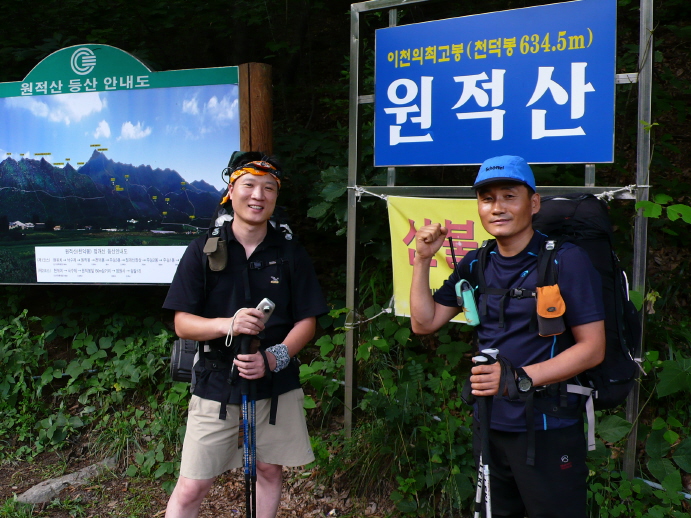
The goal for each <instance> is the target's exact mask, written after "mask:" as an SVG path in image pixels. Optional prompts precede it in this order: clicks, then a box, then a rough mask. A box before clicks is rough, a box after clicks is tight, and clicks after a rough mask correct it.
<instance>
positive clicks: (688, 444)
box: [672, 437, 691, 473]
mask: <svg viewBox="0 0 691 518" xmlns="http://www.w3.org/2000/svg"><path fill="white" fill-rule="evenodd" d="M672 459H674V462H676V464H677V466H679V467H680V468H681V469H683V470H684V471H686V472H687V473H691V438H688V437H687V438H686V439H684V440H683V441H681V442H680V443H679V445H678V446H677V447H676V448H675V449H674V454H673V455H672Z"/></svg>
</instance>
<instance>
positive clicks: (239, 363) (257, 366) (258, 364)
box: [233, 352, 276, 380]
mask: <svg viewBox="0 0 691 518" xmlns="http://www.w3.org/2000/svg"><path fill="white" fill-rule="evenodd" d="M266 359H267V361H268V362H269V369H271V370H272V371H273V370H274V369H275V368H276V357H275V356H274V355H273V354H271V353H266ZM233 363H234V364H235V366H236V367H237V369H238V372H239V373H240V376H242V377H243V378H245V379H248V380H257V379H261V378H263V377H264V375H265V374H266V366H265V365H264V358H263V357H262V355H261V353H260V352H256V353H254V354H238V355H237V357H236V358H235V360H233Z"/></svg>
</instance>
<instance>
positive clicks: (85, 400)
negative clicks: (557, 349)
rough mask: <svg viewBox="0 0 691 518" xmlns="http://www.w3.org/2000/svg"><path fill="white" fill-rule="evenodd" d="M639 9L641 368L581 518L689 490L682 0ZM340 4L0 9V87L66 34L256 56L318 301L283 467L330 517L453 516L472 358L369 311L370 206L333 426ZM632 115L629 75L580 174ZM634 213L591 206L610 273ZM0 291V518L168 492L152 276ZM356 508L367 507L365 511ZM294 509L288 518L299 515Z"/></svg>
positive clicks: (377, 301)
mask: <svg viewBox="0 0 691 518" xmlns="http://www.w3.org/2000/svg"><path fill="white" fill-rule="evenodd" d="M546 3H552V2H539V1H538V2H531V1H523V0H487V1H484V2H457V1H451V0H438V1H430V2H425V3H422V4H413V5H410V6H407V7H406V8H404V9H400V10H399V15H398V16H399V24H406V23H414V22H421V21H428V20H434V19H441V18H448V17H454V16H464V15H470V14H477V13H481V12H491V11H498V10H505V9H512V8H519V7H527V6H533V5H543V4H546ZM654 6H655V13H654V20H655V30H654V35H653V36H654V71H653V74H654V85H653V101H652V102H653V119H652V120H651V121H645V124H646V125H647V127H648V129H649V131H650V132H651V134H652V141H653V154H652V160H651V164H650V171H651V175H650V177H651V184H652V197H651V200H653V201H652V202H651V203H649V204H647V205H646V207H645V210H646V215H647V216H649V217H650V220H649V224H650V227H649V228H650V232H649V249H648V272H647V275H648V277H647V285H646V290H645V293H643V294H641V295H642V298H643V302H644V308H645V311H646V329H645V350H646V354H645V357H644V360H645V361H644V368H645V370H646V372H647V375H646V376H645V377H644V378H643V380H642V382H641V409H640V414H639V416H638V419H637V420H636V422H635V423H629V422H627V421H626V420H625V418H624V417H625V416H624V414H623V411H621V410H620V411H614V412H610V413H606V414H600V415H598V420H599V424H598V428H597V430H598V449H597V451H596V452H595V453H594V454H593V455H591V456H590V457H589V464H590V468H591V473H590V477H589V506H590V513H591V516H631V517H633V516H660V517H662V516H688V513H689V504H688V502H689V498H691V495H689V493H691V434H690V430H691V407H690V405H689V403H688V392H689V391H690V390H691V350H690V347H691V316H690V315H689V311H688V309H689V303H690V302H691V300H690V299H691V282H689V281H690V280H691V279H690V278H689V266H690V264H689V263H690V255H689V253H688V246H689V240H688V230H689V226H688V225H689V223H691V215H690V214H689V211H688V210H687V209H684V208H683V206H688V205H689V203H690V200H689V196H691V182H690V179H691V166H690V165H689V164H691V131H690V129H689V128H690V125H689V112H690V110H691V106H690V101H691V87H690V86H689V81H690V80H691V67H690V66H689V50H690V47H691V3H689V2H688V1H687V0H655V2H654ZM349 8H350V4H349V2H344V1H340V0H259V1H258V0H251V1H241V0H235V1H227V0H226V1H221V0H208V1H200V2H188V1H185V0H167V1H155V0H145V1H143V2H142V1H133V0H112V1H111V2H108V3H101V2H90V1H85V0H63V1H62V2H59V3H58V2H52V1H47V0H37V1H34V2H25V1H21V0H6V1H5V2H3V10H2V19H3V25H4V27H5V30H3V31H2V32H0V81H1V82H9V81H18V80H21V79H22V78H23V77H25V76H26V74H27V73H28V72H29V71H30V70H31V69H32V68H33V67H34V66H35V65H36V64H37V63H38V62H39V61H40V60H41V59H43V58H44V57H46V56H47V55H49V54H50V53H52V52H54V51H56V50H59V49H61V48H64V47H67V46H70V45H76V44H81V43H101V44H108V45H112V46H115V47H117V48H120V49H122V50H125V51H127V52H129V53H131V54H133V55H135V56H136V57H137V58H139V59H140V60H142V61H144V62H145V63H147V64H148V65H149V67H150V68H152V69H153V70H177V69H185V68H203V67H216V66H228V65H237V64H241V63H247V62H263V63H268V64H270V65H271V66H272V69H273V82H274V144H275V149H274V151H275V153H276V154H277V155H278V156H279V157H280V158H281V159H282V161H283V163H284V164H285V169H286V171H288V172H289V174H288V178H289V181H288V182H286V186H285V188H284V189H283V191H282V194H281V200H280V202H281V204H283V205H284V206H285V208H286V210H287V211H288V214H289V216H290V219H291V226H292V227H293V230H294V231H295V232H296V234H297V235H298V236H299V238H300V240H301V242H302V243H304V244H305V245H306V246H307V248H308V250H309V252H310V254H311V255H312V257H313V259H314V262H315V265H316V268H317V270H318V273H319V276H320V279H321V282H322V285H323V287H324V289H325V292H326V293H327V298H328V300H329V303H330V304H331V306H332V307H333V311H332V312H331V314H330V315H328V316H325V317H323V318H321V319H320V322H319V323H320V330H319V335H318V336H319V337H318V339H317V340H316V344H315V345H314V346H312V347H309V348H308V349H307V350H306V351H305V352H304V353H303V356H302V362H303V365H302V367H301V374H302V377H303V381H304V383H305V390H306V392H307V393H308V395H309V398H308V403H307V406H308V407H309V408H308V409H307V412H308V417H309V423H310V428H311V431H312V435H313V436H314V448H315V452H316V454H317V461H316V462H315V463H314V465H311V466H309V467H308V468H307V470H306V471H304V472H301V473H299V474H296V475H295V479H296V480H298V481H299V482H300V483H303V482H306V483H307V485H304V484H303V485H302V486H300V487H302V488H303V489H304V488H306V487H311V488H312V489H311V491H312V492H314V491H315V488H318V487H322V486H323V487H330V488H337V489H338V490H339V491H340V494H341V495H342V497H343V498H342V499H341V500H340V501H339V502H340V503H338V502H336V501H332V502H330V503H329V507H330V508H332V509H334V510H336V514H341V515H350V516H361V515H362V514H364V513H365V512H367V513H369V514H371V515H379V516H384V515H385V514H386V513H388V514H392V515H411V516H446V515H459V514H463V515H465V514H466V513H468V510H469V509H470V507H471V500H472V497H473V496H474V488H473V483H474V476H475V473H474V468H473V462H472V457H471V455H470V451H469V437H470V415H469V409H468V408H467V407H465V406H464V405H463V404H462V403H460V401H459V398H458V393H459V387H460V386H461V384H462V383H463V381H464V379H465V377H466V374H467V371H468V369H469V365H470V361H469V356H470V354H469V353H470V349H471V348H470V345H469V344H468V342H469V340H470V336H469V335H468V333H467V332H465V331H464V330H463V329H462V328H460V327H459V326H448V327H445V328H443V329H442V330H441V331H440V332H439V333H437V334H435V335H433V336H429V337H416V336H414V335H413V334H412V333H411V331H410V326H409V322H408V321H407V319H402V318H396V317H392V316H391V315H390V314H388V313H384V314H380V312H381V309H382V307H386V306H387V305H388V301H389V298H390V296H391V292H392V287H391V272H390V266H389V265H390V261H389V250H390V247H389V244H388V242H389V235H388V224H387V218H386V213H385V206H384V204H383V203H382V202H381V201H380V200H376V199H367V198H363V200H362V202H361V209H362V210H360V211H359V214H360V217H361V218H362V221H360V222H359V223H358V228H359V229H360V230H359V235H358V241H359V243H360V245H361V250H360V252H361V253H360V258H359V261H360V263H359V267H360V274H361V282H360V286H359V300H360V302H359V307H358V308H355V309H356V310H357V312H358V314H360V315H364V316H365V317H366V318H371V317H375V318H373V319H372V320H371V321H369V322H367V323H366V324H363V325H361V326H360V327H359V329H358V343H357V357H356V361H357V365H358V385H360V386H362V387H365V388H367V389H368V391H362V392H360V393H359V395H358V399H357V408H356V426H355V428H354V432H353V438H352V439H346V438H345V437H344V436H343V435H342V433H341V430H342V414H343V406H342V397H343V394H342V391H343V389H342V384H341V382H342V380H343V368H344V359H343V344H344V329H343V322H344V319H345V315H346V313H347V310H345V309H344V306H345V295H344V293H345V292H344V287H345V251H346V245H345V228H346V224H347V222H346V196H347V194H346V179H347V170H346V165H347V142H348V87H349V59H348V53H349V36H350V20H349V16H350V14H349V13H350V11H349ZM361 24H362V27H361V30H362V33H363V34H364V37H363V43H364V48H365V52H364V59H365V72H366V74H365V75H366V79H365V82H364V87H363V91H362V93H371V91H373V77H372V72H373V47H374V38H373V35H374V30H375V29H377V28H381V27H386V26H388V16H387V12H386V11H381V12H376V13H371V14H368V15H367V16H364V17H363V19H362V21H361ZM638 24H639V11H638V3H637V2H636V1H635V0H618V28H617V31H618V34H617V39H618V46H617V72H618V73H624V72H635V71H637V61H638V26H639V25H638ZM636 108H637V87H636V85H620V86H618V87H617V109H616V135H615V145H616V151H615V157H616V160H615V162H614V164H602V165H598V167H597V182H598V185H629V184H632V183H634V182H635V180H634V179H635V170H636V130H637V123H638V121H637V112H636ZM368 117H369V119H368ZM365 120H366V121H368V120H369V121H370V122H366V123H365V127H364V131H363V141H364V145H365V156H364V164H365V170H364V175H363V177H362V178H361V180H360V183H361V184H363V185H378V184H379V185H381V184H385V181H386V171H385V170H381V169H376V168H373V167H372V166H371V164H372V160H371V145H372V126H371V113H368V112H366V113H365ZM232 151H233V150H230V149H229V150H228V152H229V155H230V153H231V152H232ZM535 169H536V176H537V180H538V184H543V185H582V184H583V168H582V166H578V167H575V166H573V167H572V166H566V165H560V166H541V167H536V168H535ZM474 173H475V168H463V167H434V168H425V169H415V168H405V169H400V170H399V171H398V173H397V181H398V183H400V184H403V185H469V184H471V183H472V178H473V175H474ZM670 207H676V209H672V210H669V209H670ZM634 212H635V211H634V206H633V204H632V203H627V202H612V203H611V213H612V218H613V221H614V223H615V227H616V236H617V240H618V244H617V251H618V253H619V255H620V257H621V258H622V260H623V262H624V264H625V265H627V266H628V269H629V271H630V264H631V258H632V244H631V243H632V229H633V226H632V225H633V224H632V221H633V216H634ZM365 222H366V224H365ZM0 253H3V252H2V249H1V247H0ZM0 292H2V295H3V296H4V298H5V300H6V301H7V304H6V305H5V306H4V307H3V308H2V309H0V395H1V396H2V397H1V398H0V462H2V464H0V474H2V475H7V477H8V480H9V481H10V484H9V485H7V487H6V488H4V489H3V492H2V493H0V497H2V500H0V505H2V507H0V516H32V515H33V516H37V515H38V516H89V515H91V516H103V515H105V514H108V515H111V516H152V515H154V514H156V512H158V511H159V510H160V509H161V499H160V497H159V498H158V499H156V498H151V497H150V494H151V493H152V492H153V491H154V488H160V487H163V488H164V489H166V490H168V491H169V490H170V489H171V487H172V484H173V483H174V480H175V478H176V475H177V470H178V466H179V448H180V437H181V432H182V431H184V417H185V408H186V401H187V386H185V385H183V384H176V383H173V382H172V381H171V380H170V378H169V375H168V372H167V363H166V361H165V359H164V358H165V357H166V356H167V355H168V351H169V346H170V343H171V342H172V340H173V337H174V335H173V333H172V331H171V321H172V315H170V314H168V313H166V312H164V311H163V310H161V309H160V305H161V303H162V301H163V298H164V296H165V292H166V288H165V287H160V286H158V287H123V286H106V287H98V288H97V287H92V286H81V287H77V286H70V287H62V286H23V287H8V286H4V287H0ZM377 315H378V316H377ZM632 426H636V427H637V430H638V439H639V440H638V445H637V452H636V459H637V473H636V475H637V478H634V479H628V478H627V477H626V476H625V475H624V474H623V473H622V472H621V458H622V451H623V448H624V446H625V444H626V437H627V436H628V433H629V431H630V430H631V429H632ZM113 455H114V456H116V458H117V461H118V468H117V469H116V470H115V471H114V472H113V473H111V474H110V475H109V478H108V477H106V478H102V479H100V480H98V481H97V482H95V483H94V485H93V487H92V490H91V491H90V492H81V493H75V492H72V493H70V494H69V495H68V496H65V495H61V496H60V498H58V499H56V500H54V501H53V502H52V503H51V504H50V505H48V506H45V505H44V506H41V507H36V508H33V509H29V508H25V507H23V506H20V505H19V504H18V503H17V502H16V501H15V500H14V499H13V497H12V494H13V493H18V492H21V490H23V489H26V486H27V482H28V480H31V479H33V478H35V477H38V476H43V477H47V476H48V475H56V474H61V473H64V472H68V471H71V470H73V469H74V468H75V467H77V466H80V465H82V464H84V463H87V462H89V461H95V460H99V459H101V458H103V457H106V456H113ZM37 467H38V468H37ZM27 474H31V475H30V476H29V475H27ZM39 480H40V478H39ZM123 480H124V481H125V482H124V484H125V486H124V487H125V488H126V491H127V494H126V496H121V497H119V500H118V503H117V505H115V504H113V505H111V507H110V508H109V509H108V510H107V512H106V510H104V509H103V506H104V505H105V502H108V501H109V500H108V499H109V498H114V497H113V494H112V492H109V489H108V488H112V487H116V486H115V485H116V484H120V483H123V482H122V481H123ZM298 486H299V484H298ZM117 487H120V486H117ZM127 488H130V489H129V490H128V489H127ZM134 488H137V491H135V490H134ZM296 498H297V496H296ZM3 500H4V502H3ZM360 500H362V501H364V503H365V504H364V505H365V507H362V506H360V507H359V505H360V504H358V502H360ZM369 501H374V502H378V503H379V505H378V508H377V506H375V507H372V506H370V507H366V506H367V502H369ZM310 509H312V510H311V511H310V512H315V513H320V512H322V510H320V509H316V510H314V507H310ZM325 509H326V508H325ZM303 511H304V512H302V513H298V514H297V515H304V516H307V515H308V513H307V512H306V511H305V510H304V509H303ZM3 513H4V514H3ZM22 513H27V514H22ZM32 513H33V514H32ZM314 515H315V516H318V515H319V514H314ZM286 516H287V515H286Z"/></svg>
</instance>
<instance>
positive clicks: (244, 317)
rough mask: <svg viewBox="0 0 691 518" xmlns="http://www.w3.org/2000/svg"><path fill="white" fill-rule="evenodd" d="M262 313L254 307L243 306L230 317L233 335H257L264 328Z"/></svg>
mask: <svg viewBox="0 0 691 518" xmlns="http://www.w3.org/2000/svg"><path fill="white" fill-rule="evenodd" d="M263 317H264V315H263V314H262V312H261V311H259V310H258V309H256V308H245V309H242V310H240V311H239V312H238V314H237V315H235V318H234V319H231V321H232V323H233V336H238V335H258V334H259V333H260V332H261V331H262V330H263V329H264V322H263V320H262V319H263Z"/></svg>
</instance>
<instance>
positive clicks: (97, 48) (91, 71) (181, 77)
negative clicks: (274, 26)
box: [0, 45, 238, 97]
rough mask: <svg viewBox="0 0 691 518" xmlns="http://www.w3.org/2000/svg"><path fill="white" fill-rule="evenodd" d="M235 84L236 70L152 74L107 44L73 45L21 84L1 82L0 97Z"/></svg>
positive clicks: (36, 68)
mask: <svg viewBox="0 0 691 518" xmlns="http://www.w3.org/2000/svg"><path fill="white" fill-rule="evenodd" d="M217 84H238V67H220V68H198V69H190V70H170V71H166V72H152V71H151V70H149V68H148V67H147V66H146V65H144V63H142V62H141V61H139V60H138V59H137V58H135V57H134V56H132V55H131V54H128V53H127V52H125V51H123V50H120V49H117V48H115V47H111V46H108V45H75V46H73V47H67V48H64V49H60V50H58V51H56V52H53V53H52V54H51V55H50V56H48V57H46V58H45V59H44V60H42V61H41V62H40V63H39V64H38V65H36V66H35V67H34V69H33V70H32V71H31V72H29V74H28V75H27V76H26V77H25V78H24V80H23V81H16V82H12V83H0V97H19V96H35V95H56V94H66V93H80V92H106V91H115V90H141V89H151V88H171V87H176V86H202V85H217Z"/></svg>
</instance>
